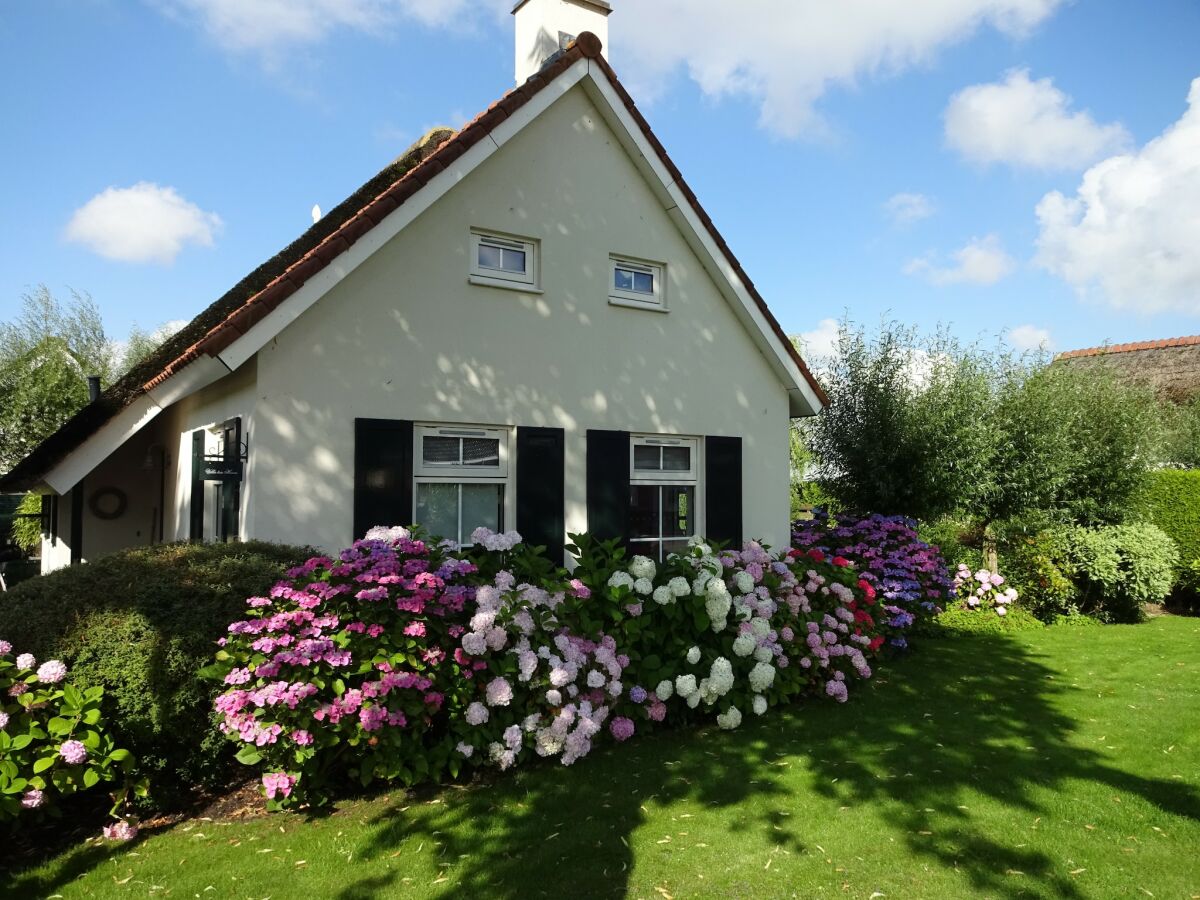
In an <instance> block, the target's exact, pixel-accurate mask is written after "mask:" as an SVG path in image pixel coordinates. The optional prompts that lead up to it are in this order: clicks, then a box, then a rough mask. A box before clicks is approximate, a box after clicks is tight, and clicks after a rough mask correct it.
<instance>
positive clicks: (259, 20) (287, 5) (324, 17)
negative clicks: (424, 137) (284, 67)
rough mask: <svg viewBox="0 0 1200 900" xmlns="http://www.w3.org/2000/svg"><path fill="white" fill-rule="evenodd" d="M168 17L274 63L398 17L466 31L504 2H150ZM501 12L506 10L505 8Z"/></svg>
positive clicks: (381, 27) (384, 28)
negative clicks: (479, 14) (480, 13)
mask: <svg viewBox="0 0 1200 900" xmlns="http://www.w3.org/2000/svg"><path fill="white" fill-rule="evenodd" d="M153 2H155V3H156V5H157V6H158V7H159V8H160V9H161V10H163V11H164V12H165V13H167V14H168V15H171V16H173V17H174V18H178V19H181V20H183V21H185V22H188V23H192V24H198V25H199V26H200V27H201V28H203V29H204V31H205V32H206V33H207V34H208V35H209V37H210V38H212V39H213V40H214V41H215V42H216V43H217V44H218V45H220V46H221V47H222V48H224V49H226V50H231V51H234V52H249V53H257V54H259V55H261V56H262V57H263V58H264V59H265V60H266V61H268V62H270V63H272V64H277V63H279V62H281V54H283V53H284V52H286V51H287V50H288V49H289V48H295V47H304V46H312V45H315V44H319V43H320V42H322V41H324V40H325V39H326V38H328V37H329V36H330V35H331V34H332V33H333V32H336V31H357V32H360V33H365V34H376V35H383V34H387V33H389V32H390V31H391V30H392V29H393V28H395V27H396V25H397V24H398V23H400V22H402V21H403V20H406V19H407V20H409V21H415V22H417V23H419V24H421V25H425V26H428V27H434V28H450V29H455V30H460V31H461V30H467V29H468V28H469V27H471V26H470V23H471V22H472V20H473V17H472V13H474V12H476V11H477V10H478V9H479V7H480V6H481V5H482V6H484V7H485V8H486V9H487V11H488V14H489V15H495V14H496V13H498V12H499V9H500V7H502V6H503V5H504V0H486V2H485V3H483V4H480V3H479V2H478V0H153ZM505 11H507V9H506V10H505Z"/></svg>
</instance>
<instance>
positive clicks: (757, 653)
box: [754, 647, 775, 663]
mask: <svg viewBox="0 0 1200 900" xmlns="http://www.w3.org/2000/svg"><path fill="white" fill-rule="evenodd" d="M774 658H775V654H774V653H772V652H771V648H770V647H755V648H754V661H755V662H760V663H765V662H770V661H771V660H772V659H774Z"/></svg>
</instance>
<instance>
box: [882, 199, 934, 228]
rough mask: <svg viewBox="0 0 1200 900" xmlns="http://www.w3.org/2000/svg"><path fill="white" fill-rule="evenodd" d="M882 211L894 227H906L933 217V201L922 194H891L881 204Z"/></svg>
mask: <svg viewBox="0 0 1200 900" xmlns="http://www.w3.org/2000/svg"><path fill="white" fill-rule="evenodd" d="M883 211H884V212H885V213H886V214H887V216H888V218H889V219H891V220H892V222H893V224H896V225H908V224H909V223H911V222H918V221H920V220H921V219H927V218H929V217H930V216H932V215H933V201H931V200H930V199H929V198H928V197H926V196H925V195H924V194H908V193H900V194H893V195H892V196H891V197H889V198H888V199H887V202H886V203H884V204H883Z"/></svg>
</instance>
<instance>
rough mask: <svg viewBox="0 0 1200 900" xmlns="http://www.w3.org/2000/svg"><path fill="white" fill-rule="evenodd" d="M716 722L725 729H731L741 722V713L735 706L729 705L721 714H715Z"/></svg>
mask: <svg viewBox="0 0 1200 900" xmlns="http://www.w3.org/2000/svg"><path fill="white" fill-rule="evenodd" d="M717 724H718V725H720V726H721V727H722V728H724V729H725V730H726V731H733V729H735V728H737V727H738V726H739V725H741V724H742V714H741V713H740V712H738V708H737V707H736V706H731V707H729V709H727V710H726V711H725V712H724V713H723V714H722V715H719V716H717Z"/></svg>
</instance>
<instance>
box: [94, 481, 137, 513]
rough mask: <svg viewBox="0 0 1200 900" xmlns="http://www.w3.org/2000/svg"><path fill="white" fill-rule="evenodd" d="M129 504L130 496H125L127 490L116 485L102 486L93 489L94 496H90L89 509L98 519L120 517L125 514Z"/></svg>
mask: <svg viewBox="0 0 1200 900" xmlns="http://www.w3.org/2000/svg"><path fill="white" fill-rule="evenodd" d="M128 505H129V498H128V497H126V496H125V492H124V491H123V490H121V489H120V488H115V487H105V488H100V489H99V490H96V491H93V492H92V496H91V497H89V498H88V509H90V510H91V511H92V515H93V516H95V517H96V518H97V519H105V520H111V519H119V518H121V516H123V515H124V514H125V507H127V506H128Z"/></svg>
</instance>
